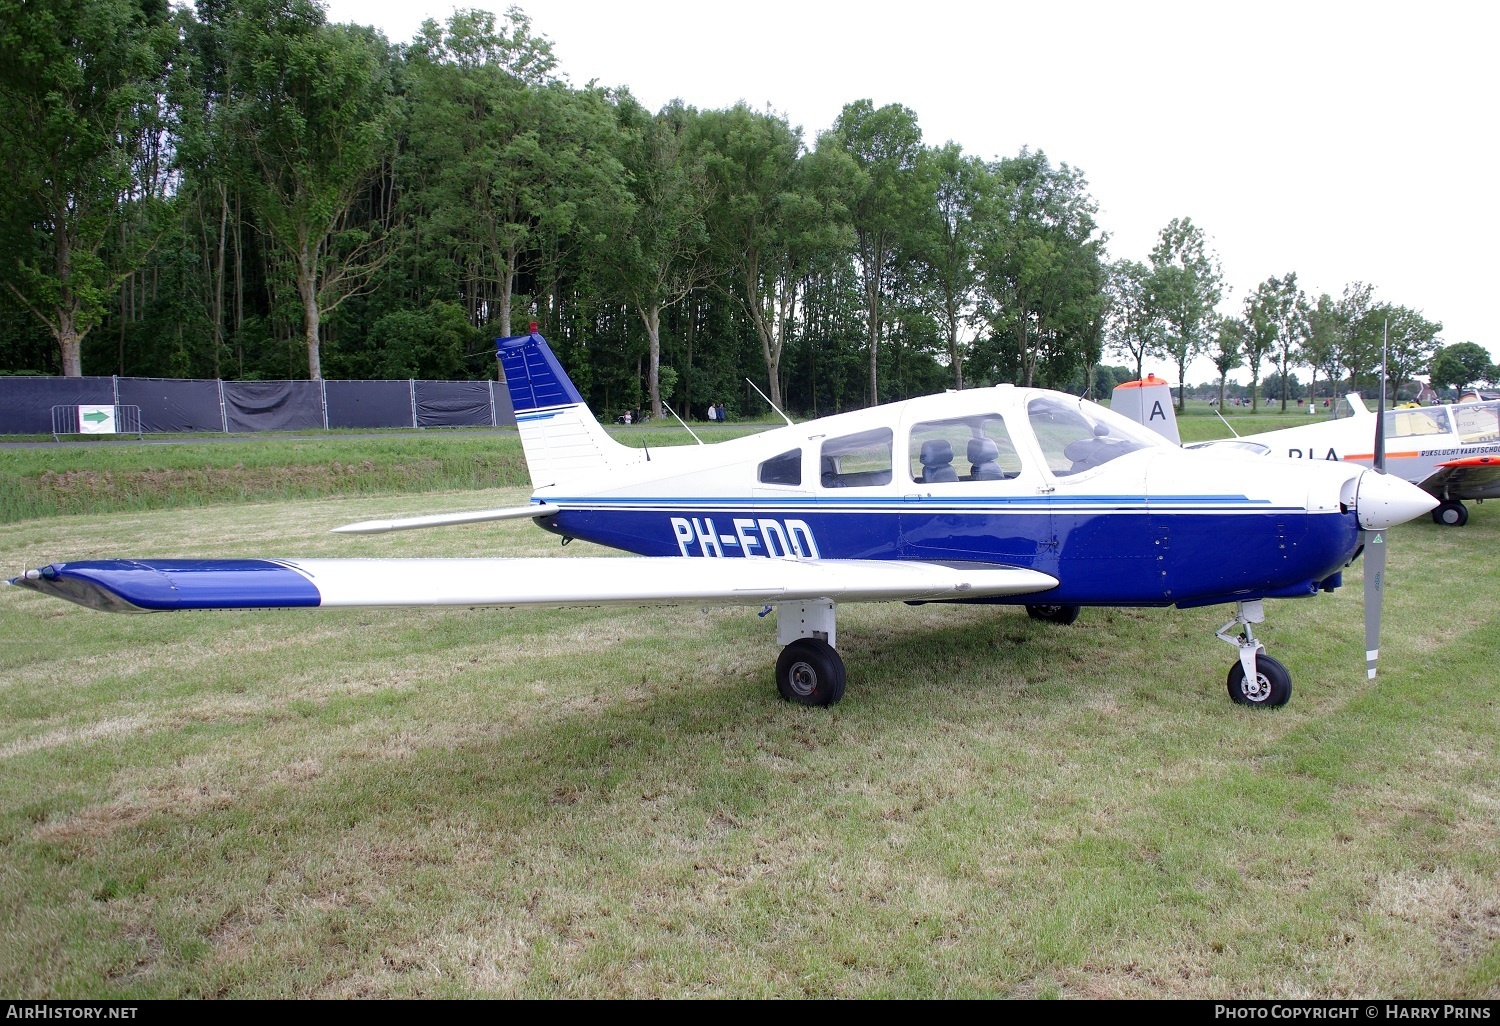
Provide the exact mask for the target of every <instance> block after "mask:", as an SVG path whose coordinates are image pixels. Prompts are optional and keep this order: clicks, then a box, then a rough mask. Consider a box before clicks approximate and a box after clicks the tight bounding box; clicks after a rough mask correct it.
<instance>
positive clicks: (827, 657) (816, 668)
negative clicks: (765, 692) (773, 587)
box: [776, 599, 844, 705]
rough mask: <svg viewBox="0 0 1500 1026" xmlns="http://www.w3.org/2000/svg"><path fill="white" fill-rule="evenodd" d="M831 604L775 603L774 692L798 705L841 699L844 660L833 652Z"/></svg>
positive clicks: (833, 636) (827, 702)
mask: <svg viewBox="0 0 1500 1026" xmlns="http://www.w3.org/2000/svg"><path fill="white" fill-rule="evenodd" d="M835 637H836V630H835V625H834V612H833V603H832V602H830V601H828V600H827V599H818V600H816V601H813V602H778V603H776V640H777V641H778V642H780V643H781V644H783V645H785V646H786V647H785V648H783V649H782V650H781V658H779V659H777V660H776V690H777V691H779V692H780V693H781V697H782V698H784V699H786V700H787V701H788V702H796V703H797V704H798V705H833V704H834V703H835V702H837V701H838V700H839V699H840V698H843V697H844V660H843V659H841V658H839V654H838V652H836V651H834V647H833V646H834V644H835Z"/></svg>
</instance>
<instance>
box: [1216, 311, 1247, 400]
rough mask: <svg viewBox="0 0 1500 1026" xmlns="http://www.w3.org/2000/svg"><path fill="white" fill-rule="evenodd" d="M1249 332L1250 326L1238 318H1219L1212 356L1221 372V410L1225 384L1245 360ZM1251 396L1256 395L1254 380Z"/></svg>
mask: <svg viewBox="0 0 1500 1026" xmlns="http://www.w3.org/2000/svg"><path fill="white" fill-rule="evenodd" d="M1249 331H1250V326H1249V325H1248V324H1247V323H1246V322H1244V321H1242V320H1240V319H1239V318H1238V317H1221V318H1219V326H1218V330H1217V331H1215V333H1214V336H1215V341H1214V350H1213V353H1212V354H1210V355H1211V358H1212V359H1213V362H1214V369H1215V370H1217V371H1218V372H1219V409H1221V410H1222V409H1223V408H1224V383H1225V381H1226V380H1227V379H1228V378H1229V372H1230V371H1232V370H1234V369H1235V368H1236V367H1238V366H1239V365H1240V363H1241V361H1243V360H1244V355H1243V354H1244V352H1245V336H1246V335H1247V334H1248V333H1249ZM1250 394H1251V395H1252V396H1253V395H1254V394H1255V382H1254V379H1253V378H1252V380H1251V382H1250ZM1253 401H1254V400H1252V402H1253Z"/></svg>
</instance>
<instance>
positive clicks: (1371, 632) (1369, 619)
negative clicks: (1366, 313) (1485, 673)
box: [1364, 321, 1390, 680]
mask: <svg viewBox="0 0 1500 1026" xmlns="http://www.w3.org/2000/svg"><path fill="white" fill-rule="evenodd" d="M1389 333H1390V322H1389V321H1387V322H1386V328H1385V332H1384V334H1383V335H1382V337H1381V341H1380V398H1379V400H1378V401H1377V402H1376V406H1375V465H1374V467H1372V468H1371V471H1370V472H1371V473H1373V474H1380V475H1381V476H1384V475H1385V361H1386V350H1387V348H1388V345H1389V338H1388V336H1389ZM1364 535H1365V536H1364V544H1365V676H1366V678H1367V679H1369V680H1374V679H1375V669H1376V666H1377V664H1378V663H1379V662H1380V607H1381V604H1382V603H1383V602H1384V600H1385V554H1386V544H1385V535H1386V532H1385V530H1374V531H1366V532H1364Z"/></svg>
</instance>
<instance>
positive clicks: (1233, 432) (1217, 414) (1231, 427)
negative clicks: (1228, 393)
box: [1214, 406, 1240, 438]
mask: <svg viewBox="0 0 1500 1026" xmlns="http://www.w3.org/2000/svg"><path fill="white" fill-rule="evenodd" d="M1214 416H1215V417H1218V418H1219V419H1220V420H1222V421H1224V426H1225V427H1227V428H1228V429H1229V433H1230V434H1231V435H1233V436H1234V437H1236V438H1238V437H1240V433H1239V432H1238V431H1236V430H1235V429H1234V425H1233V424H1231V423H1229V421H1228V419H1226V418H1225V416H1224V414H1222V413H1220V412H1219V408H1218V407H1217V406H1215V407H1214Z"/></svg>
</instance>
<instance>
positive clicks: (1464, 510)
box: [1432, 499, 1469, 527]
mask: <svg viewBox="0 0 1500 1026" xmlns="http://www.w3.org/2000/svg"><path fill="white" fill-rule="evenodd" d="M1432 522H1433V523H1434V524H1442V525H1444V526H1446V527H1462V526H1464V525H1465V524H1467V523H1468V522H1469V507H1467V506H1465V505H1464V504H1463V503H1461V502H1459V501H1458V500H1457V499H1448V500H1447V501H1445V502H1441V503H1439V504H1438V508H1437V509H1435V510H1433V511H1432Z"/></svg>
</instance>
